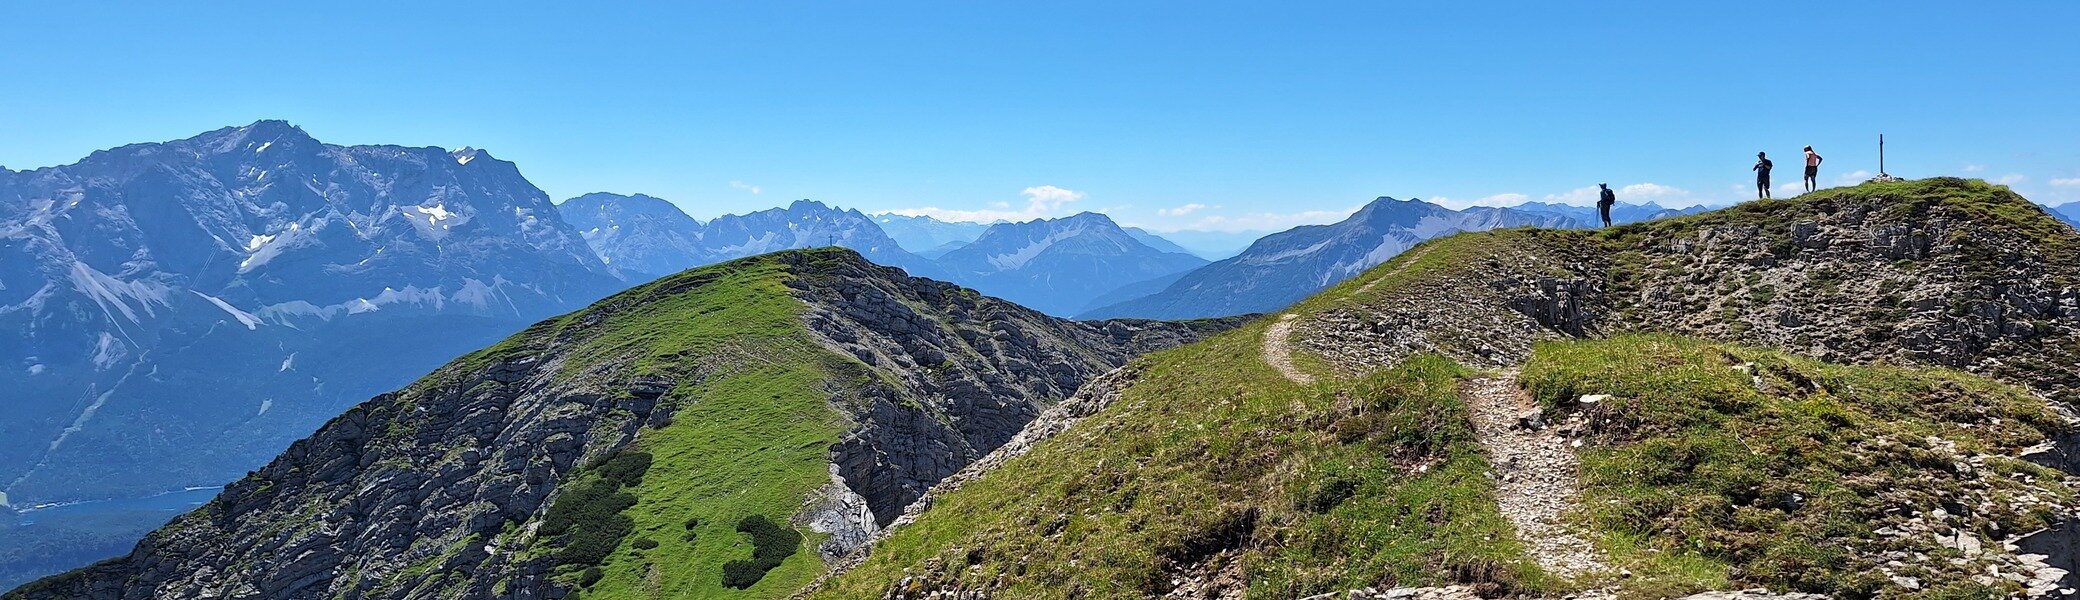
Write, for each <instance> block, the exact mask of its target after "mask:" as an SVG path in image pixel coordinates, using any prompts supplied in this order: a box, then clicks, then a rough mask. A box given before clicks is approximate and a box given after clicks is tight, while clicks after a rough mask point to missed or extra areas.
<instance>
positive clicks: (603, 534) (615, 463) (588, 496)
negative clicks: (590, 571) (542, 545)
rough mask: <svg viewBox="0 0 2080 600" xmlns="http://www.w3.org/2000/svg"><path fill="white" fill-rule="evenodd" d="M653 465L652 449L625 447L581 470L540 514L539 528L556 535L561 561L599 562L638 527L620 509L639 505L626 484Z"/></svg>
mask: <svg viewBox="0 0 2080 600" xmlns="http://www.w3.org/2000/svg"><path fill="white" fill-rule="evenodd" d="M649 469H650V455H649V454H645V453H641V452H623V453H619V454H616V455H614V456H613V457H612V458H609V459H607V460H605V461H602V462H601V463H600V464H599V465H597V466H596V467H594V469H592V472H591V473H581V474H579V475H578V477H577V478H576V479H577V481H578V483H576V484H573V485H572V486H571V487H570V488H568V489H566V490H565V491H564V492H563V493H562V494H560V495H558V496H557V498H556V502H555V503H553V504H551V505H549V512H548V514H546V515H543V517H542V529H541V533H542V534H543V535H544V536H547V537H549V538H552V539H556V540H557V541H558V544H559V545H561V546H562V548H561V549H560V550H559V551H558V552H557V553H556V562H557V564H560V565H598V564H600V562H601V561H604V560H606V558H607V555H609V554H612V553H613V552H614V547H615V546H617V545H620V544H621V539H622V538H625V537H628V534H630V533H633V532H634V531H635V527H636V524H635V520H634V519H631V518H629V517H628V516H627V515H623V514H621V511H623V510H627V509H628V507H631V506H635V504H636V497H635V495H633V494H630V493H628V492H624V491H622V488H623V487H626V486H633V485H635V484H637V483H640V482H642V479H643V473H644V472H645V471H648V470H649Z"/></svg>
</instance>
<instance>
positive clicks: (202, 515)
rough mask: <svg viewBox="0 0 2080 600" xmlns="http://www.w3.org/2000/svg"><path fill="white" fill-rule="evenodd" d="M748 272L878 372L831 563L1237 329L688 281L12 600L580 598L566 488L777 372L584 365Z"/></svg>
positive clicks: (707, 358) (446, 380)
mask: <svg viewBox="0 0 2080 600" xmlns="http://www.w3.org/2000/svg"><path fill="white" fill-rule="evenodd" d="M750 261H775V262H778V263H780V264H782V265H784V267H785V269H786V270H787V271H788V272H789V274H790V275H791V277H790V278H789V282H788V285H790V286H791V290H790V293H791V297H792V298H793V299H795V300H796V301H799V302H801V303H804V304H805V305H806V307H805V308H806V309H805V310H803V311H801V314H802V319H803V323H804V325H805V326H806V327H807V328H808V331H806V332H804V335H807V336H809V337H810V338H811V339H815V340H817V341H820V342H821V343H822V344H824V345H825V346H826V347H827V348H828V349H829V350H832V351H838V352H843V353H845V354H846V355H849V356H851V357H854V358H857V359H859V360H860V361H862V362H865V363H866V364H867V366H868V367H870V368H871V369H872V370H873V372H874V373H873V376H872V377H869V378H868V379H870V380H872V381H871V382H870V383H866V384H860V383H858V382H853V381H832V382H826V383H825V387H826V389H828V390H829V391H830V394H831V402H830V406H831V407H832V408H834V409H836V410H838V411H840V412H841V413H843V414H844V415H846V416H849V417H850V418H851V420H852V421H853V422H854V427H853V430H852V432H851V433H849V434H847V435H846V436H845V438H844V439H843V441H841V442H839V443H838V444H836V445H835V446H834V447H833V448H832V461H833V465H832V470H833V472H834V476H835V477H834V483H833V485H832V486H827V488H826V489H825V490H824V492H823V493H822V494H820V496H821V497H812V498H805V499H804V508H805V510H804V511H803V513H802V514H799V515H796V517H795V522H796V523H797V524H800V525H804V526H809V527H813V528H816V529H818V530H821V531H826V532H831V533H833V537H832V538H831V539H832V540H833V541H834V542H836V545H835V546H830V545H827V547H826V548H824V552H825V553H826V555H827V556H832V557H835V556H838V555H842V554H844V553H845V552H846V551H849V550H850V549H851V548H852V547H855V546H857V545H858V544H859V543H862V542H863V541H864V540H865V539H866V538H865V536H866V535H869V534H871V533H872V532H873V531H874V530H875V529H876V528H878V526H879V525H880V524H883V523H887V522H888V521H890V520H892V519H894V518H895V516H896V515H897V514H898V512H899V511H900V510H901V508H902V507H903V505H905V504H908V503H910V502H911V501H912V500H915V499H916V498H917V497H918V496H919V495H921V494H922V493H923V491H924V490H925V489H927V488H929V487H930V486H931V485H932V484H933V483H936V482H937V481H938V480H939V479H942V478H944V477H946V476H947V475H950V474H952V473H954V472H956V471H958V470H959V469H960V468H962V467H963V466H965V465H967V464H968V463H970V462H973V461H974V460H976V459H977V458H980V457H981V456H983V455H984V454H987V453H988V452H989V451H991V450H993V449H995V448H996V447H998V446H1000V445H1003V444H1004V442H1006V441H1007V440H1010V439H1012V437H1013V436H1014V435H1016V434H1017V433H1018V432H1019V431H1020V430H1021V429H1023V428H1024V426H1025V424H1026V423H1027V422H1030V421H1032V420H1033V419H1034V418H1035V417H1037V416H1038V415H1039V414H1040V413H1041V411H1042V409H1044V408H1046V407H1047V406H1051V405H1052V404H1054V403H1055V402H1056V401H1058V400H1060V399H1061V398H1063V397H1066V396H1068V395H1069V394H1070V393H1071V392H1072V391H1073V390H1075V389H1077V388H1078V387H1079V386H1080V385H1081V384H1082V383H1084V382H1085V381H1086V380H1088V379H1090V378H1093V377H1095V376H1097V375H1099V374H1102V373H1105V372H1107V371H1109V370H1111V369H1113V368H1116V367H1118V366H1120V365H1121V364H1123V363H1125V362H1126V360H1127V359H1129V358H1131V357H1132V356H1133V355H1134V354H1135V353H1137V352H1142V351H1146V350H1149V349H1154V348H1162V347H1167V346H1171V345H1175V344H1180V343H1185V342H1189V341H1191V340H1194V339H1197V337H1199V336H1200V335H1202V334H1204V333H1208V332H1213V331H1219V330H1221V329H1222V328H1224V327H1226V326H1229V325H1232V323H1218V322H1207V323H1194V324H1171V323H1156V322H1093V323H1079V322H1072V321H1066V320H1061V319H1055V318H1051V317H1046V316H1044V315H1040V314H1038V313H1034V312H1032V311H1029V310H1026V309H1023V308H1020V307H1017V306H1015V305H1011V304H1008V303H1005V302H1002V301H999V300H994V299H990V298H985V297H981V296H979V295H977V294H975V293H974V292H972V291H968V290H964V289H961V288H958V287H955V286H951V285H946V284H941V283H938V282H933V281H929V280H923V279H914V278H909V277H906V276H904V275H903V274H902V272H901V271H898V270H894V269H887V268H883V267H878V266H875V265H873V264H871V263H868V262H867V261H866V260H865V259H863V258H861V257H860V256H859V255H857V254H855V253H852V252H850V251H842V250H818V251H803V252H790V253H779V254H774V255H767V256H766V257H759V258H752V259H746V260H745V261H740V263H728V264H725V265H722V266H719V267H717V268H716V269H715V270H697V271H689V272H687V273H683V274H680V275H676V276H673V277H668V278H665V279H662V280H660V281H658V282H656V283H653V284H651V285H647V286H643V287H639V288H636V289H634V290H631V291H629V292H624V293H622V294H618V295H616V296H613V297H610V298H608V299H606V300H602V301H601V302H600V303H598V304H595V305H594V306H593V307H592V308H589V309H587V310H586V311H583V312H580V313H576V314H573V315H569V316H566V317H563V318H560V319H557V320H552V321H545V322H543V323H541V324H538V325H536V326H535V327H531V328H529V329H528V330H527V331H524V332H522V333H521V334H519V335H517V336H515V337H514V338H512V339H510V340H508V341H507V342H505V343H503V344H501V345H499V346H497V347H494V348H493V349H490V350H487V351H484V352H480V353H478V354H475V355H472V356H469V357H464V358H463V359H459V360H457V361H456V362H454V363H451V364H450V365H448V366H446V367H444V368H442V369H441V370H440V371H438V372H436V373H434V374H433V375H430V376H428V377H427V378H425V379H422V380H421V381H419V382H418V383H415V384H413V385H412V386H411V387H408V388H406V389H404V390H402V391H399V392H395V393H390V394H385V395H382V396H378V397H376V398H374V399H372V400H370V401H368V402H365V403H363V404H361V405H359V406H356V407H355V408H353V409H352V410H350V411H348V412H347V413H346V414H345V415H342V416H340V417H338V418H336V419H334V420H333V421H332V422H330V423H328V424H326V425H325V426H324V427H322V428H321V429H319V431H318V432H317V433H315V434H313V435H312V436H311V437H309V438H307V439H305V440H302V441H299V442H297V443H295V444H294V445H293V446H292V447H291V448H290V449H289V450H288V451H287V452H285V453H283V454H282V455H281V456H279V457H278V458H276V459H275V461H274V462H272V463H270V464H269V465H267V466H266V467H264V468H262V469H260V470H258V471H255V472H253V473H252V474H250V475H248V476H247V477H246V478H244V479H241V480H240V481H238V482H236V483H234V484H232V485H230V486H228V487H227V488H226V489H225V491H224V492H223V494H221V495H220V496H218V498H217V499H216V500H214V501H212V502H211V503H209V504H208V505H206V506H204V507H202V508H201V509H198V510H196V511H195V512H193V513H190V514H188V515H185V516H182V517H180V518H179V519H177V520H175V521H174V522H173V523H171V524H169V525H167V526H166V527H164V528H162V529H160V530H158V531H156V532H154V533H152V534H151V535H149V536H148V537H147V538H146V539H145V540H144V541H143V542H141V543H140V544H139V545H138V546H137V548H136V549H135V550H134V551H132V552H131V553H130V554H129V555H127V556H124V557H120V558H116V559H112V560H109V561H105V562H102V563H99V564H96V565H93V566H90V567H87V568H84V569H80V570H77V571H74V572H71V573H67V574H64V575H59V576H55V577H51V578H47V579H45V580H42V581H38V582H35V583H32V584H29V585H27V586H24V587H22V588H19V589H17V590H15V591H14V592H11V593H9V594H8V595H7V596H6V598H8V600H17V599H20V600H57V599H67V600H76V599H94V600H116V599H142V598H227V599H318V598H337V597H351V598H371V599H373V598H408V597H433V596H438V597H442V598H501V599H514V600H526V599H535V598H547V599H553V598H561V597H564V596H565V595H567V594H568V589H566V588H565V587H564V586H565V585H566V583H564V582H562V581H559V580H557V579H554V578H552V577H551V572H550V571H551V568H552V567H553V566H554V563H553V560H554V559H553V555H552V553H549V552H542V551H539V550H540V549H539V548H533V547H532V546H533V545H534V537H535V536H534V535H533V532H534V531H535V529H536V528H537V527H539V526H540V524H541V518H542V516H543V515H544V513H545V510H546V508H547V507H548V506H549V505H550V504H551V503H552V502H553V501H555V500H556V498H557V495H558V494H559V493H560V492H561V491H562V490H563V489H564V488H563V487H561V486H562V485H563V484H565V483H568V481H567V480H568V478H569V476H570V475H571V474H572V473H573V472H574V471H576V470H579V469H582V468H584V466H585V465H592V464H597V463H598V462H599V461H600V460H601V459H604V458H606V457H609V456H613V455H615V453H617V452H619V451H620V450H622V449H624V448H627V447H629V445H630V444H631V443H633V442H634V441H635V440H636V439H637V438H638V437H639V436H640V435H642V433H643V432H644V431H646V430H648V429H652V428H657V427H663V426H666V425H668V424H669V423H670V422H671V420H672V418H673V415H672V409H673V408H674V407H675V404H674V403H673V402H672V401H671V398H670V395H671V393H672V391H673V390H674V389H676V388H678V387H680V386H686V385H693V384H697V383H700V382H701V381H702V380H704V379H705V378H708V377H711V376H717V375H716V374H717V373H722V372H725V371H726V370H729V369H734V368H738V366H737V364H736V363H737V362H741V361H742V360H744V358H743V355H744V354H746V353H752V354H755V353H756V349H745V348H733V349H729V350H726V351H714V352H710V353H705V354H703V353H682V354H681V355H680V356H678V357H677V361H678V362H677V363H676V364H675V365H674V366H673V367H671V368H669V369H665V370H663V371H658V370H655V369H647V368H644V367H642V366H641V365H639V364H637V363H638V362H639V361H638V360H637V357H635V356H586V355H581V353H579V352H576V351H578V350H580V349H582V348H585V347H587V346H585V342H587V341H589V340H591V339H593V338H595V337H598V336H600V335H623V334H625V332H616V331H614V330H612V329H611V328H612V322H613V319H614V317H615V315H617V314H620V313H623V312H628V311H638V310H644V309H646V306H647V305H649V304H651V303H654V302H660V301H664V300H667V299H669V298H671V297H673V296H676V295H679V294H701V293H706V291H705V288H706V287H707V286H713V285H724V284H725V283H726V282H720V283H719V282H718V280H719V279H721V275H719V273H721V272H722V271H721V270H722V269H728V268H732V267H733V266H743V265H748V264H752V263H751V262H750ZM683 317H684V318H685V319H686V320H688V321H692V320H693V319H695V318H696V315H683ZM667 351H669V349H667ZM688 354H690V355H688ZM887 382H896V383H887ZM862 386H863V388H864V389H860V387H862ZM804 418H815V417H813V416H805V417H804ZM692 476H696V477H697V476H698V474H694V475H692Z"/></svg>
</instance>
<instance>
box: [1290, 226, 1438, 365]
mask: <svg viewBox="0 0 2080 600" xmlns="http://www.w3.org/2000/svg"><path fill="white" fill-rule="evenodd" d="M1429 251H1430V247H1429V246H1423V247H1421V248H1419V249H1417V250H1416V251H1415V253H1414V254H1409V255H1408V258H1407V260H1403V261H1402V262H1401V265H1400V266H1397V267H1394V270H1392V271H1388V272H1386V273H1385V274H1383V275H1380V276H1379V277H1374V278H1372V281H1367V282H1365V285H1363V286H1359V287H1358V289H1357V291H1354V292H1351V293H1352V294H1353V295H1356V294H1363V293H1365V292H1368V291H1371V290H1372V286H1375V285H1379V282H1381V281H1384V280H1387V279H1391V278H1393V277H1394V276H1395V275H1398V274H1400V273H1401V272H1402V271H1404V270H1407V269H1408V266H1409V265H1411V264H1415V262H1416V261H1417V260H1420V259H1422V258H1423V253H1425V252H1429ZM1396 258H1399V257H1396ZM1298 316H1299V315H1295V314H1293V313H1286V314H1283V315H1279V316H1278V322H1277V323H1272V324H1271V327H1270V328H1269V329H1265V330H1264V362H1267V363H1271V368H1273V369H1278V372H1279V374H1281V375H1285V376H1286V379H1291V380H1293V383H1297V384H1300V385H1307V384H1310V383H1314V376H1313V375H1310V374H1308V373H1307V372H1306V371H1302V370H1300V367H1297V366H1294V365H1293V346H1292V341H1291V340H1292V337H1293V319H1294V318H1295V317H1298Z"/></svg>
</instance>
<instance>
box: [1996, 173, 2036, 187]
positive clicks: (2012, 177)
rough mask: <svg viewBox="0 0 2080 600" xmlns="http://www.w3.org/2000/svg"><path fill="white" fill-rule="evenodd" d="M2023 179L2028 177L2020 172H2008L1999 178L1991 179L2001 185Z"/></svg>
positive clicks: (2011, 183)
mask: <svg viewBox="0 0 2080 600" xmlns="http://www.w3.org/2000/svg"><path fill="white" fill-rule="evenodd" d="M2024 181H2029V177H2027V176H2024V175H2023V174H2021V173H2009V174H2007V175H2002V176H2001V178H2000V179H1995V180H1993V182H1994V183H1998V184H2001V185H2015V184H2018V183H2022V182H2024Z"/></svg>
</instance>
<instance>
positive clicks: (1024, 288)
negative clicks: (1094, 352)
mask: <svg viewBox="0 0 2080 600" xmlns="http://www.w3.org/2000/svg"><path fill="white" fill-rule="evenodd" d="M1149 239H1154V240H1155V241H1156V242H1157V243H1161V244H1163V245H1164V246H1166V247H1168V248H1170V249H1171V250H1172V251H1165V250H1160V249H1157V248H1155V247H1152V246H1150V245H1149V244H1148V243H1146V242H1144V240H1149ZM1182 250H1183V249H1182V248H1177V247H1176V245H1175V244H1169V243H1167V242H1162V241H1161V239H1160V238H1154V236H1152V235H1149V234H1147V233H1146V232H1143V233H1141V234H1139V235H1136V234H1135V233H1134V232H1132V231H1129V230H1126V229H1122V228H1121V227H1120V226H1119V225H1118V224H1117V223H1114V222H1112V219H1111V218H1110V217H1106V216H1105V215H1101V214H1098V213H1091V212H1086V213H1078V214H1075V215H1071V216H1068V217H1063V218H1060V219H1035V220H1032V221H1026V222H1023V223H998V224H995V225H991V226H989V229H988V230H986V231H984V232H983V233H982V236H981V237H979V238H977V239H976V240H975V241H974V242H972V243H969V244H967V245H964V246H961V247H960V248H959V249H956V250H953V251H952V252H948V253H946V255H944V256H941V257H940V258H939V261H938V262H939V264H940V266H941V268H942V269H943V270H944V271H945V273H946V277H947V278H948V279H950V280H952V281H954V282H957V283H960V284H962V285H967V286H970V287H973V288H975V289H976V290H979V291H981V292H982V293H985V294H991V295H995V296H999V297H1002V298H1006V299H1010V300H1013V301H1016V302H1018V303H1020V304H1024V305H1026V306H1030V307H1033V308H1035V309H1039V310H1040V311H1041V312H1045V313H1049V314H1056V315H1067V314H1072V313H1074V312H1075V311H1076V310H1078V309H1080V308H1083V307H1084V306H1085V305H1088V304H1089V303H1090V302H1091V300H1093V299H1095V298H1097V297H1099V296H1100V295H1102V294H1105V293H1107V292H1110V291H1112V290H1114V289H1116V288H1118V287H1120V286H1122V285H1126V284H1131V283H1135V282H1140V281H1146V280H1150V279H1156V278H1160V277H1164V276H1167V275H1171V274H1174V273H1182V272H1185V271H1190V270H1192V269H1196V268H1198V267H1200V266H1203V265H1205V264H1206V259H1203V258H1199V257H1197V256H1193V255H1191V254H1190V253H1186V252H1182Z"/></svg>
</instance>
